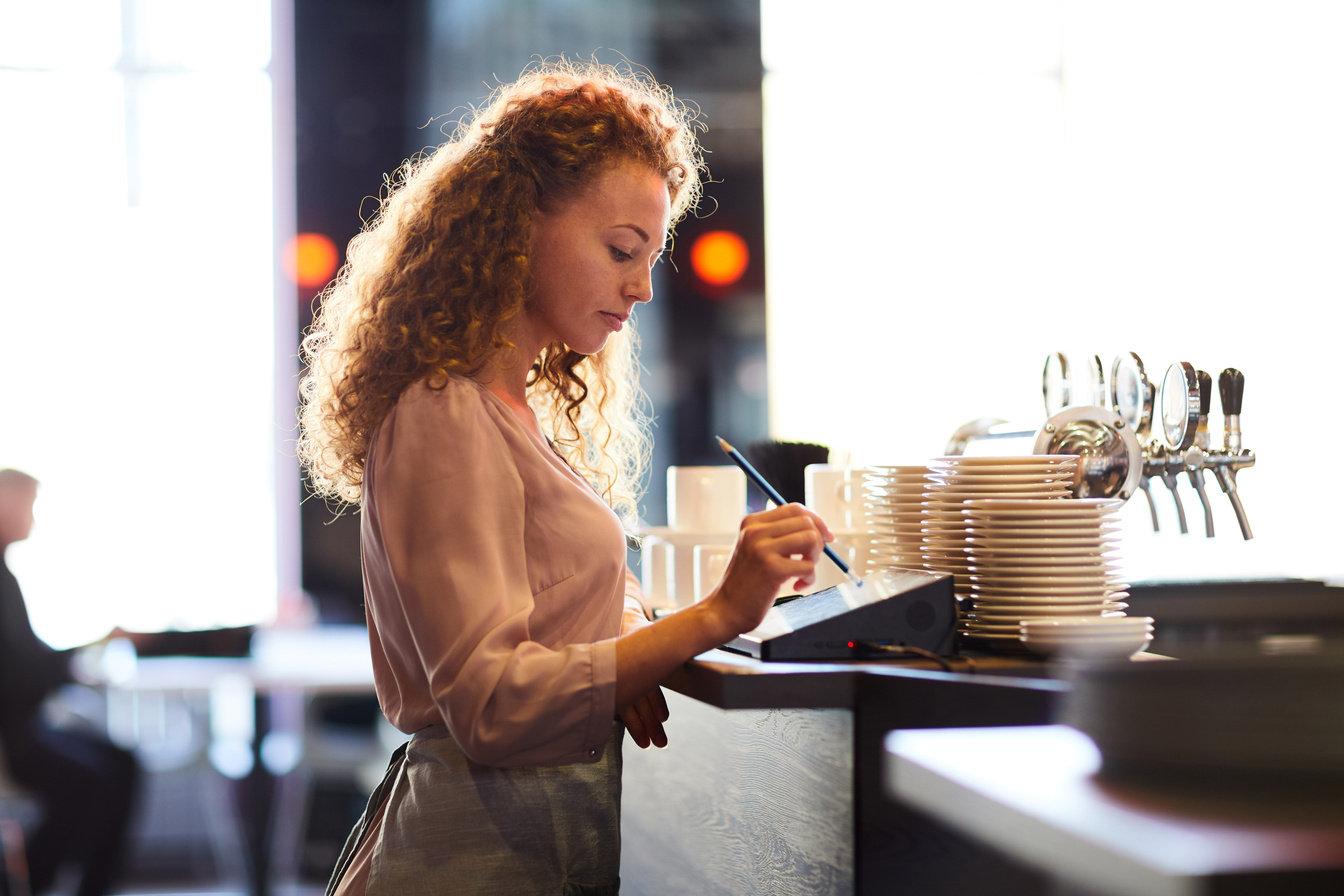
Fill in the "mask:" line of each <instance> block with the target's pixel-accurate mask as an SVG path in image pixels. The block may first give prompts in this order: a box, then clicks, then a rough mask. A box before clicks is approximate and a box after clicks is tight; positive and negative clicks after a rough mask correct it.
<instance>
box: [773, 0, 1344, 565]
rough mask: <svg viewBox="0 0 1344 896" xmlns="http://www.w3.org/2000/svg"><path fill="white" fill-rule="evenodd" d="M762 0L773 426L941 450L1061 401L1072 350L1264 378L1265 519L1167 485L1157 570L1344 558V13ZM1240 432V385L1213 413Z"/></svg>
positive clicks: (1197, 5)
mask: <svg viewBox="0 0 1344 896" xmlns="http://www.w3.org/2000/svg"><path fill="white" fill-rule="evenodd" d="M827 10H828V12H827V15H825V16H816V15H808V16H800V15H797V14H796V7H795V6H794V5H793V4H791V3H789V2H787V0H763V3H762V42H763V56H764V59H765V63H766V78H765V84H764V102H765V121H764V128H765V144H766V145H765V153H766V155H765V167H766V172H765V177H766V202H767V208H766V216H767V222H766V223H767V240H768V252H767V259H768V260H767V264H768V270H767V286H768V295H767V309H768V316H769V331H768V340H769V359H770V362H769V363H770V401H771V408H770V420H771V430H772V432H771V434H772V436H773V437H775V438H779V439H796V440H805V441H817V442H823V443H826V444H829V445H831V446H833V447H835V448H838V449H841V450H842V451H848V452H850V454H851V456H852V457H853V459H854V461H855V462H856V463H860V464H863V463H918V462H921V460H923V459H925V458H928V457H930V456H933V455H938V454H941V453H943V450H944V445H945V443H946V442H947V439H948V437H949V436H950V435H951V433H952V432H953V430H954V429H956V427H958V426H960V425H961V424H963V423H965V422H967V421H970V420H972V419H975V418H979V417H986V416H997V417H1001V418H1005V419H1007V420H1009V421H1012V422H1015V423H1019V424H1021V425H1023V426H1024V427H1025V428H1031V429H1034V428H1036V427H1038V426H1039V425H1040V424H1041V423H1042V422H1043V421H1044V417H1045V412H1044V408H1043V405H1042V401H1041V394H1040V372H1041V368H1042V365H1043V363H1044V360H1045V357H1046V355H1047V354H1048V353H1049V352H1052V351H1065V352H1082V353H1086V354H1088V355H1091V354H1094V353H1095V354H1098V355H1100V356H1101V358H1102V359H1103V363H1104V365H1105V366H1106V367H1107V368H1108V369H1109V366H1110V361H1111V359H1112V358H1113V357H1114V356H1115V355H1117V354H1119V353H1121V352H1124V351H1135V352H1137V353H1138V354H1139V355H1140V356H1141V357H1142V358H1143V359H1144V361H1145V362H1146V364H1147V366H1148V369H1149V374H1150V376H1152V377H1154V378H1155V379H1157V380H1158V381H1159V382H1160V378H1161V376H1162V373H1163V371H1164V370H1165V369H1166V367H1167V365H1168V364H1170V363H1172V362H1174V361H1188V362H1190V363H1192V364H1194V365H1195V366H1196V367H1198V368H1200V369H1205V370H1208V371H1209V372H1210V373H1212V374H1213V376H1214V377H1215V380H1216V378H1217V375H1218V372H1219V371H1221V370H1222V369H1223V368H1224V367H1237V368H1239V369H1241V370H1242V371H1243V372H1244V373H1245V374H1246V382H1247V386H1246V393H1245V407H1244V410H1243V414H1242V427H1243V430H1244V441H1245V445H1246V446H1247V447H1249V448H1252V449H1254V450H1255V451H1256V454H1257V456H1258V462H1257V464H1256V466H1255V467H1254V468H1252V469H1250V470H1247V471H1245V472H1244V473H1243V474H1242V475H1241V476H1240V478H1239V480H1238V482H1239V485H1240V490H1241V494H1242V499H1243V501H1244V503H1245V505H1246V509H1247V512H1248V514H1249V516H1250V521H1251V524H1252V526H1253V528H1254V530H1255V536H1256V537H1255V539H1254V540H1253V541H1251V542H1244V541H1243V540H1242V538H1241V536H1240V533H1239V531H1238V528H1237V524H1236V520H1235V518H1234V516H1233V514H1232V512H1231V509H1230V506H1229V502H1228V501H1227V500H1226V498H1225V497H1224V496H1223V495H1222V494H1221V493H1220V492H1219V491H1218V490H1217V488H1216V487H1213V488H1212V491H1211V494H1210V500H1211V501H1212V503H1213V506H1214V518H1215V526H1216V528H1217V531H1218V535H1217V537H1216V538H1214V539H1206V538H1205V537H1204V536H1203V514H1202V511H1201V509H1200V507H1199V503H1198V499H1197V497H1196V495H1195V493H1194V491H1193V490H1192V489H1189V488H1186V487H1184V486H1182V490H1183V492H1182V498H1183V500H1184V503H1185V507H1186V512H1187V515H1188V517H1189V518H1190V520H1191V530H1192V532H1191V534H1189V535H1185V536H1181V535H1179V534H1177V532H1176V531H1175V530H1176V517H1175V511H1174V506H1173V504H1172V501H1171V498H1170V495H1169V494H1167V493H1166V489H1165V488H1163V487H1161V486H1160V484H1158V485H1157V486H1156V487H1155V489H1154V492H1155V498H1156V500H1157V506H1158V513H1159V516H1160V520H1161V523H1162V526H1163V529H1164V531H1163V532H1161V533H1160V534H1156V535H1154V534H1152V533H1151V531H1150V529H1151V526H1150V523H1149V519H1148V509H1147V506H1146V503H1145V502H1144V501H1143V499H1142V497H1141V496H1140V497H1139V498H1137V499H1135V500H1133V501H1130V502H1129V504H1127V505H1126V508H1125V511H1124V519H1125V521H1126V555H1127V557H1128V559H1129V561H1130V564H1131V567H1132V568H1131V570H1130V577H1131V578H1132V579H1134V580H1142V579H1150V580H1155V579H1170V580H1188V579H1210V578H1242V577H1268V576H1285V575H1286V576H1304V577H1337V576H1339V575H1340V574H1341V573H1344V554H1341V553H1340V552H1339V550H1338V544H1339V543H1340V542H1341V541H1344V526H1342V525H1341V523H1340V521H1339V514H1338V512H1337V511H1336V510H1334V509H1333V508H1332V507H1331V506H1330V505H1329V504H1328V502H1327V501H1325V500H1323V497H1322V496H1323V494H1325V493H1326V491H1327V487H1326V485H1325V483H1324V482H1323V481H1322V480H1321V479H1320V476H1319V473H1317V472H1316V471H1315V469H1314V467H1315V465H1311V466H1308V465H1307V464H1305V463H1304V460H1305V457H1306V449H1307V446H1308V445H1315V444H1322V445H1326V446H1331V447H1333V446H1335V445H1338V444H1340V443H1341V437H1344V424H1341V423H1340V420H1339V415H1338V414H1335V413H1332V412H1331V411H1329V410H1328V402H1329V400H1330V399H1329V393H1328V392H1325V391H1324V389H1325V388H1327V387H1328V384H1329V383H1330V382H1331V381H1332V380H1331V377H1330V376H1329V374H1330V373H1331V371H1332V368H1331V367H1330V366H1329V365H1328V361H1329V360H1330V359H1332V358H1333V356H1334V355H1335V354H1336V353H1337V347H1336V345H1335V343H1336V342H1337V341H1338V339H1337V335H1336V334H1337V329H1338V328H1337V327H1336V326H1334V325H1333V323H1327V320H1330V319H1332V317H1333V316H1334V315H1335V309H1336V308H1337V306H1338V305H1339V303H1340V301H1341V299H1342V298H1344V266H1342V265H1341V264H1340V263H1339V258H1340V250H1339V247H1340V246H1341V245H1344V165H1341V164H1340V162H1339V160H1340V159H1341V158H1344V56H1342V55H1341V54H1340V53H1339V52H1338V48H1337V40H1336V38H1337V36H1338V35H1339V34H1340V33H1342V31H1341V29H1344V8H1341V7H1340V6H1339V5H1338V4H1335V3H1330V2H1324V0H1317V2H1309V0H1300V2H1288V3H1284V4H1274V5H1255V4H1226V3H1219V2H1213V0H1184V2H1179V3H1169V2H1162V3H1159V2H1152V0H1148V2H1138V3H1125V4H1113V3H1105V2H1101V0H1064V2H1062V3H1061V2H1055V0H1050V2H1038V0H960V2H945V0H897V2H892V3H887V4H869V3H863V2H858V0H841V2H840V3H839V4H837V5H834V6H830V7H827ZM1221 427H1222V420H1221V415H1220V413H1219V411H1218V404H1217V398H1216V396H1215V399H1214V408H1213V415H1212V428H1213V430H1214V438H1215V442H1217V441H1218V440H1219V436H1220V432H1221Z"/></svg>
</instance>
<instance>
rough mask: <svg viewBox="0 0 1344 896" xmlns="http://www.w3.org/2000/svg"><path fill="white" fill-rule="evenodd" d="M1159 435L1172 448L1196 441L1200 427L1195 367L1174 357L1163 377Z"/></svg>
mask: <svg viewBox="0 0 1344 896" xmlns="http://www.w3.org/2000/svg"><path fill="white" fill-rule="evenodd" d="M1161 402H1162V436H1163V438H1165V439H1166V442H1167V445H1168V446H1170V447H1171V448H1172V449H1173V450H1175V451H1184V450H1185V449H1187V448H1189V447H1190V446H1191V445H1193V444H1195V433H1196V432H1197V431H1198V429H1199V378H1198V377H1197V376H1196V375H1195V368H1194V367H1193V366H1192V365H1190V364H1188V363H1186V362H1185V361H1177V362H1176V363H1175V364H1173V365H1171V366H1170V367H1168V368H1167V375H1166V376H1164V377H1163V378H1162V399H1161Z"/></svg>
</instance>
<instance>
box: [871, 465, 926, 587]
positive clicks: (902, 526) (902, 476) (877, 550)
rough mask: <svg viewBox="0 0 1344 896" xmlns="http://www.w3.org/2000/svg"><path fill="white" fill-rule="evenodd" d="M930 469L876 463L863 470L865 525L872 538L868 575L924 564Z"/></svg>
mask: <svg viewBox="0 0 1344 896" xmlns="http://www.w3.org/2000/svg"><path fill="white" fill-rule="evenodd" d="M928 472H929V468H928V467H927V466H923V465H917V466H872V467H866V468H865V469H864V471H863V496H864V508H863V514H864V516H863V518H864V528H865V529H866V530H867V532H868V535H869V537H870V540H869V543H868V555H867V563H866V565H865V569H864V571H863V574H864V575H867V574H868V573H872V572H876V571H877V570H879V569H886V568H887V567H888V566H901V567H906V568H910V569H919V568H920V567H921V566H922V565H923V560H922V558H921V548H922V546H923V538H924V533H923V529H922V527H923V521H924V507H923V504H924V482H925V479H924V477H925V476H926V475H927V474H928Z"/></svg>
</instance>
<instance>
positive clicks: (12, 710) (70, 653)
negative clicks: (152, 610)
mask: <svg viewBox="0 0 1344 896" xmlns="http://www.w3.org/2000/svg"><path fill="white" fill-rule="evenodd" d="M36 500H37V480H36V479H34V478H33V477H32V476H30V475H28V474H27V473H23V472H21V471H19V470H12V469H5V470H0V745H3V748H4V759H5V762H6V764H7V766H8V773H9V777H10V778H11V780H13V781H14V783H15V784H17V785H18V786H19V787H21V788H22V789H23V790H25V791H26V792H27V793H28V794H30V795H31V796H32V797H33V798H34V799H36V800H37V802H38V803H39V804H40V806H41V809H42V817H41V820H40V822H39V823H38V826H37V828H36V830H35V831H33V833H32V836H31V837H29V838H28V840H27V861H28V875H29V886H30V889H31V890H32V893H33V894H34V896H36V894H40V893H43V892H47V891H48V890H50V889H51V887H52V885H53V883H54V882H55V880H56V876H57V873H58V872H59V871H60V870H61V868H62V866H64V865H66V864H68V863H71V862H74V863H77V864H78V866H79V872H80V873H79V884H78V888H77V889H76V891H75V892H76V894H77V896H97V894H102V893H107V892H109V891H110V890H111V888H112V884H113V883H114V881H115V878H116V874H117V871H118V870H119V867H120V864H121V858H122V855H123V853H124V852H125V843H126V834H127V831H128V828H129V822H130V815H131V808H132V803H133V802H134V797H135V792H136V787H137V782H138V780H139V766H138V764H137V762H136V760H135V757H134V756H133V755H132V754H131V753H130V752H128V751H126V750H123V749H121V748H120V747H117V746H115V745H114V744H112V743H111V742H109V741H108V740H107V739H106V738H104V737H102V736H101V735H100V734H98V733H95V732H93V731H85V730H68V729H58V728H55V727H53V726H51V725H50V724H49V723H48V722H47V721H46V719H45V717H44V715H43V711H42V705H43V703H44V702H45V701H46V699H47V698H48V697H49V696H51V694H52V693H53V692H55V691H56V689H57V688H59V687H60V686H61V685H63V684H66V683H68V682H71V681H73V680H74V672H73V660H74V659H75V657H76V654H77V652H78V651H77V649H71V650H54V649H52V648H51V647H50V646H48V645H47V644H46V643H45V642H43V641H42V640H41V639H40V638H38V637H37V635H36V634H34V633H33V628H32V625H31V624H30V623H29V620H28V609H27V607H26V606H25V605H24V601H23V592H22V591H21V590H20V588H19V582H18V580H17V579H16V578H15V577H14V574H13V573H11V572H10V571H9V566H8V565H7V564H6V562H5V559H4V555H5V553H6V552H7V550H8V548H9V546H10V545H11V544H13V543H15V542H17V541H22V540H24V539H25V538H27V537H28V534H29V532H31V530H32V527H33V504H34V502H35V501H36Z"/></svg>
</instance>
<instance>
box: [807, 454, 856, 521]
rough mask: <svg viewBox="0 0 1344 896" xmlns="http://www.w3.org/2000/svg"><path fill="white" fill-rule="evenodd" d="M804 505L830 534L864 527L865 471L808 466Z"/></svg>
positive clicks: (820, 465)
mask: <svg viewBox="0 0 1344 896" xmlns="http://www.w3.org/2000/svg"><path fill="white" fill-rule="evenodd" d="M803 490H804V495H805V497H804V503H805V504H807V506H808V508H809V509H810V510H812V512H813V513H815V514H816V515H817V516H819V517H821V518H822V519H823V520H825V521H826V525H828V526H830V527H831V531H832V532H835V533H839V532H852V531H856V530H859V529H862V528H863V470H862V469H857V468H853V467H833V466H828V465H826V464H808V465H807V467H806V468H805V469H804V471H803Z"/></svg>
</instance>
